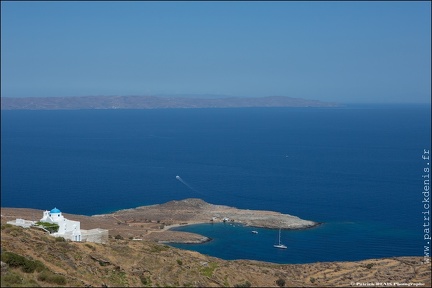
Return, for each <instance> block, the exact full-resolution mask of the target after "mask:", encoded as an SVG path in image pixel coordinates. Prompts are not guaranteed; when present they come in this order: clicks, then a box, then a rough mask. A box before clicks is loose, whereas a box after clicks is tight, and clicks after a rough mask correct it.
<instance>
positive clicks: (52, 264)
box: [1, 221, 431, 287]
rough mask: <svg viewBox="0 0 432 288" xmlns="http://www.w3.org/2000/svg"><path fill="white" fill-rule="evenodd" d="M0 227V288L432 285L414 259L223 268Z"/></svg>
mask: <svg viewBox="0 0 432 288" xmlns="http://www.w3.org/2000/svg"><path fill="white" fill-rule="evenodd" d="M2 222H3V221H2ZM3 223H4V222H3ZM3 223H2V226H1V240H2V241H1V249H2V250H1V251H2V269H1V286H2V287H6V286H21V287H29V286H52V287H58V286H63V287H67V286H73V287H78V286H79V287H101V286H102V287H124V286H140V287H154V286H181V287H249V286H258V287H269V286H271V287H278V286H281V287H282V286H286V287H309V286H312V287H324V286H342V287H347V286H350V285H353V286H359V285H361V284H364V283H374V284H375V283H392V284H393V285H392V286H393V287H395V286H396V284H397V283H399V284H401V285H403V284H404V283H405V284H406V283H408V284H409V283H411V284H412V285H413V284H414V285H419V286H420V287H430V285H431V280H430V276H431V266H430V263H429V264H426V263H424V262H422V261H423V260H424V259H423V258H421V257H399V258H391V259H371V260H365V261H360V262H333V263H314V264H303V265H280V264H271V263H266V262H258V261H245V260H238V261H224V260H221V259H218V258H214V257H209V256H206V255H202V254H199V253H197V252H192V251H184V250H180V249H176V248H173V247H170V246H167V245H163V244H158V243H156V242H153V241H134V240H130V239H115V238H116V237H112V236H111V237H110V239H109V242H108V243H106V244H95V243H76V242H68V241H65V240H64V239H63V238H54V237H52V236H50V235H47V234H46V233H45V232H43V231H40V230H36V229H33V228H30V229H25V228H21V227H15V226H12V225H9V224H3ZM117 238H121V237H117Z"/></svg>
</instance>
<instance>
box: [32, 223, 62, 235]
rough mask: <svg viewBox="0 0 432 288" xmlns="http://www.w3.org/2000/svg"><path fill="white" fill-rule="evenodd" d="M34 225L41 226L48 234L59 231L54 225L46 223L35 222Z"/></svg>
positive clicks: (57, 226)
mask: <svg viewBox="0 0 432 288" xmlns="http://www.w3.org/2000/svg"><path fill="white" fill-rule="evenodd" d="M36 225H38V226H42V227H43V228H45V229H46V230H48V231H49V232H50V233H55V232H58V230H59V225H57V224H55V223H48V222H40V221H39V222H36Z"/></svg>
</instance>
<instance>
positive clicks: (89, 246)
mask: <svg viewBox="0 0 432 288" xmlns="http://www.w3.org/2000/svg"><path fill="white" fill-rule="evenodd" d="M84 245H85V246H87V247H88V248H90V249H91V250H93V251H94V250H96V247H94V246H92V245H90V244H88V243H86V244H84Z"/></svg>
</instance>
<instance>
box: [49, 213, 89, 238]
mask: <svg viewBox="0 0 432 288" xmlns="http://www.w3.org/2000/svg"><path fill="white" fill-rule="evenodd" d="M40 221H41V222H48V223H55V224H57V225H59V230H58V232H56V233H53V234H52V235H53V236H61V237H63V238H65V239H70V240H72V241H81V229H80V222H79V221H72V220H68V219H66V218H64V217H63V215H62V213H61V211H60V210H59V209H57V208H54V209H52V210H51V211H48V210H46V211H44V213H43V217H42V219H40Z"/></svg>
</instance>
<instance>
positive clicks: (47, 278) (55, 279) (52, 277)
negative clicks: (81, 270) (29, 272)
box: [37, 270, 66, 285]
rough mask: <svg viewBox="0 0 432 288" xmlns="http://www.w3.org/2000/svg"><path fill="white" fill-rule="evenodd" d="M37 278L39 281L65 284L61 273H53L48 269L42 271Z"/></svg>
mask: <svg viewBox="0 0 432 288" xmlns="http://www.w3.org/2000/svg"><path fill="white" fill-rule="evenodd" d="M37 279H38V280H39V281H43V282H47V283H51V284H58V285H65V284H66V278H65V277H64V276H62V275H57V274H54V273H52V272H50V271H48V270H45V271H42V272H41V273H40V274H39V275H38V277H37Z"/></svg>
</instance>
